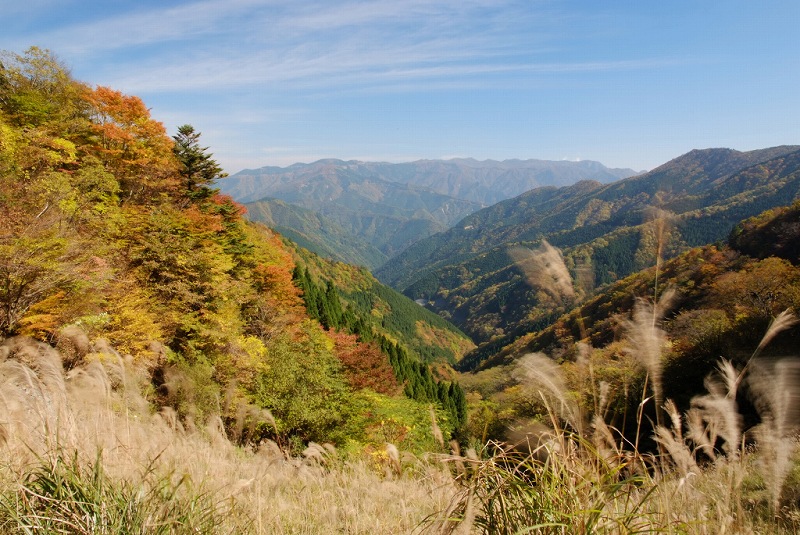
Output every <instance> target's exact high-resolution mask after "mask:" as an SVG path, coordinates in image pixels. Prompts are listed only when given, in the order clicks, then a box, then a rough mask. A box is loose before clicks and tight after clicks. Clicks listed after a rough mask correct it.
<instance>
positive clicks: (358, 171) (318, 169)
mask: <svg viewBox="0 0 800 535" xmlns="http://www.w3.org/2000/svg"><path fill="white" fill-rule="evenodd" d="M634 174H635V171H633V170H631V169H609V168H607V167H605V166H603V165H602V164H600V163H598V162H593V161H580V162H570V161H544V160H525V161H521V160H509V161H504V162H497V161H492V160H487V161H482V162H479V161H476V160H472V159H457V160H446V161H443V160H421V161H417V162H411V163H401V164H391V163H374V162H358V161H341V160H320V161H318V162H315V163H311V164H295V165H292V166H289V167H286V168H280V167H262V168H261V169H255V170H244V171H241V172H239V173H236V174H235V175H232V176H230V177H228V178H226V179H223V180H221V181H220V183H219V186H220V189H221V190H222V192H223V193H226V194H228V195H231V196H232V197H233V198H234V199H236V200H237V201H238V202H241V203H245V204H246V205H247V206H248V209H249V211H250V217H251V219H254V220H261V221H264V222H266V223H268V224H269V225H270V226H273V227H275V228H280V229H281V231H282V232H284V234H286V235H287V236H289V237H290V238H293V239H294V238H299V239H300V241H301V242H303V244H304V246H307V247H309V248H310V249H312V250H315V251H316V252H318V253H320V254H323V255H325V256H329V252H330V251H332V250H333V251H335V254H331V255H330V256H329V257H330V258H335V259H338V260H346V261H348V262H350V263H355V264H362V265H365V266H367V267H370V268H377V267H379V266H380V265H381V264H382V263H383V262H384V261H385V260H386V259H388V258H391V257H392V256H394V255H396V254H398V253H400V252H401V251H403V250H405V249H406V248H407V247H409V246H410V245H412V244H414V243H416V242H417V241H419V240H420V239H423V238H426V237H428V236H431V235H433V234H435V233H437V232H442V231H445V230H447V229H449V228H450V227H451V226H452V225H454V224H455V223H457V222H458V221H460V220H461V219H463V218H464V217H465V216H467V215H469V214H471V213H473V212H475V211H477V210H479V209H481V208H483V207H485V206H487V205H490V204H494V203H496V202H498V201H501V200H504V199H508V198H511V197H513V196H515V195H519V194H520V193H522V192H524V191H527V190H530V189H531V188H536V187H540V186H545V185H550V186H563V185H568V184H573V183H575V182H577V181H579V180H586V179H591V180H597V181H599V182H603V183H608V182H612V181H615V180H618V179H620V178H624V177H628V176H631V175H634ZM275 200H279V201H283V202H284V203H288V204H290V205H292V206H296V207H299V208H302V209H305V210H310V211H312V212H313V213H314V214H315V215H314V216H312V215H311V213H310V212H302V211H293V210H291V209H288V207H287V206H285V205H284V206H276V205H273V206H271V207H267V206H266V205H263V203H264V202H266V203H267V204H270V203H273V202H274V201H275ZM258 202H262V206H260V207H259V206H256V205H255V204H254V203H258ZM301 213H302V214H303V215H302V216H301V215H300V214H301ZM312 220H313V221H312ZM313 228H319V229H321V230H323V229H324V230H323V232H322V233H321V234H317V233H314V232H309V230H310V229H313ZM327 231H330V232H328V234H326V232H327ZM330 233H333V234H335V235H336V236H337V237H336V238H335V239H334V240H333V241H331V240H330V239H329V238H330V237H331V236H330V235H329V234H330ZM345 242H347V243H345ZM375 250H377V251H378V252H379V253H380V254H375Z"/></svg>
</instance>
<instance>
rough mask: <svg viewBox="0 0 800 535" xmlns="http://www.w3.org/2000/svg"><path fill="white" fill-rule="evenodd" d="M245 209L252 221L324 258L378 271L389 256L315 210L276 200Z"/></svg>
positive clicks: (265, 201)
mask: <svg viewBox="0 0 800 535" xmlns="http://www.w3.org/2000/svg"><path fill="white" fill-rule="evenodd" d="M244 206H245V208H247V214H246V217H247V218H248V219H249V220H251V221H257V222H259V223H264V224H265V225H267V226H268V227H270V228H272V229H274V230H276V231H277V232H280V233H281V234H282V235H283V236H286V237H287V238H289V239H290V240H292V241H293V242H295V243H296V244H298V245H299V246H301V247H304V248H306V249H308V250H309V251H312V252H314V253H316V254H318V255H320V256H322V257H325V258H330V259H332V260H337V261H339V262H346V263H349V264H353V265H357V266H364V267H367V268H369V269H374V268H377V267H378V266H380V265H382V264H383V263H384V262H386V260H387V257H386V255H385V254H383V253H382V252H380V251H379V250H378V249H377V248H375V247H374V246H373V245H370V244H369V243H367V242H365V241H363V240H360V239H359V238H357V237H355V236H353V235H352V234H350V233H349V232H347V231H346V230H345V229H344V228H342V227H341V226H340V225H339V224H337V223H335V222H334V221H331V220H330V219H329V218H327V217H325V216H323V215H320V214H319V213H317V212H314V211H312V210H308V209H305V208H301V207H299V206H296V205H294V204H289V203H287V202H284V201H279V200H277V199H261V200H260V201H256V202H251V203H247V204H245V205H244Z"/></svg>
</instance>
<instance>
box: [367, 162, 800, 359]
mask: <svg viewBox="0 0 800 535" xmlns="http://www.w3.org/2000/svg"><path fill="white" fill-rule="evenodd" d="M798 191H800V151H799V150H798V147H792V146H785V147H775V148H771V149H764V150H759V151H751V152H746V153H740V152H737V151H731V150H728V149H709V150H703V151H692V152H690V153H688V154H686V155H684V156H681V157H679V158H676V159H675V160H672V161H671V162H668V163H667V164H665V165H663V166H661V167H659V168H657V169H654V170H653V171H651V172H649V173H646V174H644V175H640V176H636V177H631V178H628V179H625V180H621V181H619V182H616V183H613V184H609V185H605V186H604V185H601V184H599V183H597V182H581V183H578V184H575V185H574V186H569V187H566V188H539V189H535V190H532V191H530V192H527V193H525V194H523V195H520V196H519V197H516V198H514V199H510V200H508V201H504V202H502V203H498V204H497V205H495V206H492V207H489V208H486V209H484V210H481V211H480V212H477V213H475V214H472V215H471V216H468V217H467V218H465V219H464V220H462V221H461V222H460V223H459V224H458V226H456V227H454V228H452V229H451V230H449V231H447V232H445V233H442V234H439V235H436V236H433V237H431V238H429V239H427V240H423V241H421V242H419V243H418V244H416V245H414V246H412V247H410V248H409V249H408V250H406V251H405V252H404V253H403V254H401V255H399V256H398V257H397V258H395V259H393V261H392V262H391V263H390V264H387V265H386V266H385V267H384V268H382V269H380V270H378V271H377V272H376V275H377V276H378V278H379V279H380V280H382V281H384V282H387V283H390V284H392V286H394V287H395V288H398V289H400V290H402V291H403V292H404V293H406V295H408V296H410V297H412V298H414V299H424V300H426V301H427V302H429V305H430V307H431V308H432V309H433V310H435V311H437V312H439V313H440V314H442V315H444V316H445V317H447V318H450V319H452V321H454V323H456V325H459V326H460V327H461V328H462V329H463V330H464V331H465V332H467V333H468V334H469V335H470V336H472V337H473V339H474V340H475V341H476V342H477V343H479V344H483V345H484V346H485V347H484V348H483V349H482V350H481V351H482V356H483V357H485V356H488V355H489V354H491V352H492V351H494V350H495V349H497V348H499V347H502V346H503V345H506V344H508V343H509V342H511V341H512V340H513V339H514V338H516V337H517V336H520V335H522V334H525V333H526V332H530V331H533V330H538V329H540V328H543V327H545V326H546V325H548V324H549V323H550V322H551V321H552V320H553V319H554V317H555V316H554V314H555V315H557V314H558V313H559V310H560V311H563V310H564V309H563V308H559V307H561V306H562V304H561V303H551V302H549V301H548V300H547V298H546V296H545V297H543V296H542V295H540V293H541V292H539V290H537V289H536V288H531V287H530V286H528V285H527V284H526V282H525V278H524V277H523V275H522V273H521V271H520V270H519V269H517V268H516V267H515V260H514V259H512V257H511V256H509V255H508V250H509V248H510V247H512V246H525V247H535V246H537V245H538V243H539V241H540V240H542V239H546V240H547V241H548V242H549V243H550V244H552V245H553V246H556V247H558V248H560V249H562V251H563V254H564V255H565V257H566V262H567V266H568V267H569V269H570V270H571V272H572V274H573V275H577V276H578V278H579V279H580V283H579V285H578V289H579V293H581V294H582V295H585V294H587V293H588V292H591V289H592V288H594V287H596V286H599V285H603V284H607V283H609V282H612V281H614V280H617V279H619V278H622V277H624V276H626V275H628V274H630V273H633V272H634V271H636V270H638V269H642V268H644V267H647V266H649V265H652V264H654V263H655V260H656V257H657V254H660V255H662V256H666V257H670V256H674V255H675V254H677V253H679V252H680V251H682V250H686V249H687V248H688V247H691V246H695V245H701V244H705V243H713V242H715V241H718V240H720V239H724V238H725V237H726V236H727V234H728V232H729V231H730V229H731V228H732V227H733V225H735V224H736V223H737V222H739V221H740V220H742V219H743V218H746V217H749V216H752V215H755V214H758V213H759V212H761V211H763V210H765V209H768V208H770V207H774V206H781V205H785V204H788V203H791V202H792V201H793V200H794V199H795V198H796V197H797V195H798ZM661 234H663V236H662V238H663V239H662V242H661V244H660V245H659V246H658V247H656V241H655V238H656V236H657V235H661ZM488 344H490V345H488Z"/></svg>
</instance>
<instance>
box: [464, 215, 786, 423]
mask: <svg viewBox="0 0 800 535" xmlns="http://www.w3.org/2000/svg"><path fill="white" fill-rule="evenodd" d="M776 230H778V232H779V234H780V235H781V237H782V239H783V240H785V243H796V242H798V241H800V201H798V202H795V203H794V204H793V205H792V206H790V207H779V208H776V209H774V210H770V211H768V212H765V213H763V214H760V215H759V216H757V217H754V218H751V219H748V220H746V221H744V222H742V223H741V224H740V225H738V226H737V228H736V230H735V232H734V233H733V235H732V237H731V239H730V242H729V244H728V245H722V244H720V245H707V246H704V247H698V248H693V249H690V250H689V251H687V252H685V253H683V254H681V255H679V256H677V257H675V258H674V259H671V260H669V261H666V262H664V263H663V264H662V265H661V266H659V267H658V268H656V267H651V268H648V269H646V270H643V271H640V272H637V273H634V274H632V275H630V276H628V277H626V278H624V279H622V280H619V281H617V282H615V283H613V284H610V285H608V286H606V287H605V288H604V289H602V290H601V291H600V292H598V293H597V294H596V295H594V296H593V297H591V298H590V299H588V300H586V301H584V302H582V303H580V304H578V305H577V306H574V307H570V309H569V310H567V311H566V312H565V313H564V314H563V315H561V316H559V317H557V318H554V319H553V321H551V324H550V325H549V326H546V327H544V328H541V329H539V330H536V331H531V332H529V333H527V334H525V335H523V336H521V337H520V338H518V339H517V340H515V341H514V342H513V343H510V344H509V345H507V346H505V347H503V348H502V349H500V350H499V351H497V352H495V353H494V354H493V355H492V356H491V357H490V358H488V359H486V360H480V359H477V358H474V357H475V356H476V354H473V355H472V356H468V357H467V358H466V359H465V360H464V361H462V365H463V368H464V369H470V370H474V371H473V372H472V373H468V374H465V375H464V376H463V378H462V383H463V384H465V388H466V389H467V390H468V391H470V390H472V391H474V392H480V393H481V396H482V397H483V398H484V399H486V400H487V401H488V400H491V401H492V402H493V403H496V405H494V409H491V410H488V409H490V407H492V404H491V403H485V404H484V407H485V408H486V409H487V411H488V412H487V414H486V415H485V416H486V418H488V419H489V420H491V421H490V422H486V421H484V422H483V425H489V426H490V427H493V428H494V429H496V432H497V433H502V432H503V431H502V429H503V428H504V427H505V426H507V425H509V423H511V422H513V421H514V420H515V419H516V418H518V417H520V416H521V415H522V414H524V412H525V411H526V410H527V409H525V407H523V406H520V405H516V403H517V401H515V400H516V398H517V395H516V394H514V390H513V388H514V386H513V385H514V380H513V378H512V370H513V368H514V366H515V365H516V363H517V362H518V360H519V359H520V358H522V357H523V356H524V355H526V354H530V353H539V352H541V353H544V354H545V355H547V356H548V357H550V358H551V359H553V360H554V361H555V362H558V363H560V364H561V367H562V369H563V371H564V373H565V374H566V376H567V377H569V378H570V381H571V384H572V386H573V387H574V388H576V389H578V390H580V389H582V388H584V385H585V384H586V383H587V382H588V381H592V382H594V383H595V384H600V383H601V382H604V383H606V385H605V388H607V390H606V394H604V396H605V399H606V401H604V402H603V403H604V404H605V406H606V407H608V413H607V414H606V417H607V421H609V422H611V423H612V425H615V426H617V428H618V429H623V428H625V431H626V433H628V436H635V435H636V434H637V432H638V430H636V429H633V428H632V427H631V426H630V424H631V421H632V420H631V419H630V418H629V419H628V420H627V421H626V420H625V414H628V415H629V417H630V415H632V414H635V412H636V411H637V410H639V409H638V408H637V407H638V405H639V404H640V403H646V400H645V401H644V402H643V401H642V399H643V398H647V399H651V398H649V397H648V396H649V393H650V391H649V390H648V386H647V382H646V381H647V380H646V379H645V374H646V373H649V374H650V380H651V381H655V380H659V381H660V382H661V383H662V384H663V391H662V392H661V393H660V394H659V395H660V397H661V399H663V400H666V399H671V400H673V401H674V402H675V403H676V404H677V407H678V409H679V411H680V412H683V411H686V410H688V409H689V408H690V406H691V407H697V406H701V405H700V404H699V403H698V404H691V403H690V401H691V400H692V399H693V398H696V397H697V396H699V395H701V394H703V393H704V392H705V391H706V388H707V387H708V384H709V383H708V380H707V377H708V376H709V375H711V374H713V373H714V372H715V370H717V367H718V364H719V361H720V359H721V358H724V359H727V360H729V361H730V362H731V364H732V365H733V366H734V368H735V369H737V370H743V369H744V368H745V367H746V366H750V367H751V368H755V367H763V366H766V369H767V370H770V369H771V368H770V366H773V365H774V364H775V362H776V359H779V358H786V357H791V358H796V353H797V343H798V341H800V326H798V323H797V322H796V321H794V320H792V317H795V318H796V317H797V316H798V314H800V268H798V266H797V264H796V261H797V258H796V256H795V252H794V251H787V250H786V249H785V248H784V247H782V246H781V245H780V243H777V244H776V242H772V241H767V240H762V239H761V238H762V237H763V236H764V234H765V233H773V232H775V231H776ZM792 262H795V263H794V264H793V263H792ZM654 298H656V299H655V300H656V301H657V304H655V305H653V304H652V303H653V301H654ZM787 313H788V314H789V315H787ZM648 352H651V353H652V354H648ZM762 371H763V369H762ZM741 373H743V372H741ZM786 373H794V372H788V371H787V372H786ZM588 376H591V377H590V378H589V377H588ZM792 377H793V376H792ZM643 392H644V394H643ZM595 394H596V393H595ZM737 401H738V403H739V404H740V406H739V410H740V411H741V412H742V413H743V415H744V416H745V419H744V421H743V424H744V426H745V428H746V427H749V426H752V425H754V424H756V423H758V420H757V418H756V416H755V415H754V413H755V409H754V407H753V402H754V400H753V399H752V398H750V399H748V398H746V397H744V396H740V397H739V398H738V400H737ZM756 402H757V400H756ZM756 408H757V407H756ZM586 410H587V411H589V412H591V411H592V410H593V409H592V408H590V407H587V408H586ZM646 410H647V412H648V414H649V415H650V416H649V417H650V418H651V419H652V420H653V421H655V417H654V414H655V410H654V406H653V404H652V403H649V404H647V407H646ZM493 411H494V412H493ZM489 414H493V416H489ZM478 425H480V424H478ZM626 426H627V428H626ZM648 433H649V431H648ZM646 434H647V433H646Z"/></svg>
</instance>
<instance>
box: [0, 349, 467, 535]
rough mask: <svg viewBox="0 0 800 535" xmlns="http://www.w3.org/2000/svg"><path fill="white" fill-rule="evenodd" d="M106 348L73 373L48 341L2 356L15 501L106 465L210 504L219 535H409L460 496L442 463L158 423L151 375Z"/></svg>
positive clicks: (0, 376)
mask: <svg viewBox="0 0 800 535" xmlns="http://www.w3.org/2000/svg"><path fill="white" fill-rule="evenodd" d="M94 346H95V349H98V348H99V349H101V350H102V352H97V353H89V354H87V355H85V357H84V358H83V359H82V360H83V362H82V364H80V365H78V366H76V367H75V368H73V369H72V370H71V371H70V372H69V373H68V374H66V376H65V374H63V372H62V370H61V362H60V360H59V357H60V355H59V354H58V352H56V351H55V350H53V349H52V348H50V347H49V346H47V345H45V344H41V343H38V342H34V341H32V340H29V339H12V340H9V341H6V342H5V343H4V344H3V346H2V348H3V349H0V351H2V353H0V357H2V362H1V363H0V367H1V368H0V408H2V410H3V414H4V417H3V419H2V421H1V422H0V426H1V427H0V428H1V429H2V437H3V443H2V448H0V478H1V480H2V486H3V488H5V489H6V494H5V495H4V499H5V503H6V504H9V503H11V502H10V501H9V494H8V493H9V492H11V493H13V492H15V491H21V489H22V488H23V482H24V481H25V480H26V478H29V476H30V474H31V473H33V472H35V471H36V470H37V469H39V468H41V467H42V465H49V464H59V463H61V460H63V459H70V458H73V456H77V457H76V458H77V459H78V462H79V463H80V465H81V466H85V467H93V466H94V464H93V463H101V464H102V473H103V477H105V478H107V480H108V482H109V483H110V484H112V485H123V484H129V485H132V486H133V487H134V488H136V487H139V488H141V489H142V492H144V489H147V488H150V487H152V486H153V485H156V486H157V485H161V486H163V485H164V484H165V483H166V484H168V485H171V489H172V490H174V493H175V494H176V495H177V497H181V496H182V497H183V499H184V500H185V501H184V502H181V503H196V500H194V498H196V497H198V496H203V497H210V498H211V506H212V508H214V509H215V510H216V513H217V514H216V520H215V522H216V523H215V527H214V529H213V530H212V531H211V532H214V533H241V532H249V533H287V534H289V533H331V532H333V533H353V534H356V533H363V534H373V533H386V534H390V533H409V532H412V531H413V530H414V529H416V528H417V527H418V526H419V525H420V522H421V521H422V519H423V518H425V517H426V516H428V515H430V514H433V513H435V512H436V511H439V510H442V509H444V508H445V506H446V504H447V502H448V501H449V499H450V497H451V496H452V493H453V489H454V487H453V481H452V478H451V477H450V476H449V474H448V473H447V472H446V471H445V470H444V469H443V468H442V467H441V465H438V464H435V463H433V464H432V463H429V462H425V461H423V460H413V459H412V460H409V459H406V460H405V462H404V464H403V467H402V472H401V473H398V471H397V470H392V465H391V463H390V462H389V457H388V456H387V458H386V461H387V462H386V463H380V462H377V461H376V460H375V458H373V457H365V458H361V459H359V458H351V459H350V460H347V461H345V460H342V459H340V456H339V455H338V454H337V453H336V452H335V451H332V449H331V448H325V447H317V448H316V449H314V448H313V447H312V448H310V450H309V451H307V455H306V457H305V458H289V457H287V456H286V455H284V453H283V452H281V451H280V450H279V449H278V448H277V446H275V445H274V444H270V443H267V444H263V445H262V447H260V448H258V450H257V451H253V450H252V449H243V448H239V447H236V446H234V445H233V444H231V442H230V441H228V439H227V438H226V436H225V434H224V430H223V429H222V425H221V422H220V421H218V420H217V421H214V420H213V419H212V421H211V422H209V423H208V424H207V425H203V426H200V425H193V424H192V423H191V422H184V423H181V422H179V421H178V419H177V417H176V416H175V414H174V413H173V412H171V411H169V410H162V411H161V412H160V413H156V414H151V412H150V406H149V404H148V403H147V402H146V400H145V398H144V397H143V395H142V393H143V392H144V391H145V390H146V388H147V384H146V382H145V381H144V374H143V373H142V372H141V371H140V370H137V369H136V368H135V367H134V366H133V364H132V363H131V362H130V361H127V362H126V361H125V359H123V358H122V357H120V356H119V355H118V354H116V353H115V352H114V350H113V349H112V348H110V347H108V346H107V345H106V344H103V343H102V342H101V343H96V344H95V345H94ZM98 452H101V454H100V456H99V457H98ZM54 460H55V461H54ZM177 497H176V498H175V499H177ZM101 499H107V498H101ZM193 500H194V501H193ZM0 516H2V515H0ZM8 516H9V515H8V511H6V515H5V517H6V521H8ZM5 527H6V528H7V529H8V528H9V524H6V525H5ZM151 527H152V526H151ZM73 532H82V531H80V530H77V531H73ZM144 532H147V530H145V531H144ZM169 532H170V533H171V532H173V531H169ZM175 532H181V531H180V530H177V531H175Z"/></svg>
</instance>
